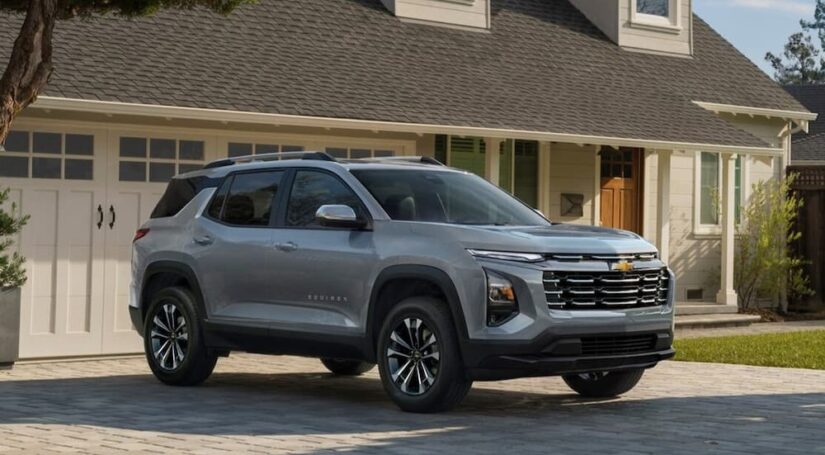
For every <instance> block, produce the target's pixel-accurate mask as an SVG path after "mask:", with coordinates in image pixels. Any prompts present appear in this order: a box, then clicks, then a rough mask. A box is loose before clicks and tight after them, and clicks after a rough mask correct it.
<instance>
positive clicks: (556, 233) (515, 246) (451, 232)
mask: <svg viewBox="0 0 825 455" xmlns="http://www.w3.org/2000/svg"><path fill="white" fill-rule="evenodd" d="M440 226H441V227H442V228H444V229H445V232H443V233H437V235H447V236H451V237H453V238H454V240H456V241H458V242H460V243H461V244H462V245H463V246H464V247H465V248H469V249H479V250H491V251H510V252H519V253H545V254H546V253H557V254H630V253H653V252H656V248H655V247H654V246H653V245H651V244H650V243H649V242H648V241H647V240H645V239H643V238H642V237H640V236H638V235H636V234H634V233H632V232H628V231H620V230H617V229H606V228H600V227H593V226H582V225H574V224H554V225H551V226H536V227H532V226H531V227H513V226H460V225H440Z"/></svg>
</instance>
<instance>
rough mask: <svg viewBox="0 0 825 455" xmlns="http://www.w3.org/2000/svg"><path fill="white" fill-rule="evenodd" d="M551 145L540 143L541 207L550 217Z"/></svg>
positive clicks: (545, 214) (539, 207)
mask: <svg viewBox="0 0 825 455" xmlns="http://www.w3.org/2000/svg"><path fill="white" fill-rule="evenodd" d="M550 147H551V146H550V143H549V142H539V201H538V202H539V206H538V209H539V210H541V213H543V214H544V216H546V217H548V218H549V217H550Z"/></svg>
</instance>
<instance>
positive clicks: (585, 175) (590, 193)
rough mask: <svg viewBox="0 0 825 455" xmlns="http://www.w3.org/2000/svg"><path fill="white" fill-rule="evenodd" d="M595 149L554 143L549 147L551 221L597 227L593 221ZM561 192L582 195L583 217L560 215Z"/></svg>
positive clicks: (596, 222)
mask: <svg viewBox="0 0 825 455" xmlns="http://www.w3.org/2000/svg"><path fill="white" fill-rule="evenodd" d="M596 172H597V170H596V149H595V148H594V147H593V146H584V147H580V146H578V145H575V144H564V143H553V144H551V145H550V185H549V199H550V213H548V216H549V217H550V219H552V220H554V221H561V222H563V223H573V224H589V225H594V224H598V221H597V220H594V219H593V204H594V203H595V196H596V194H595V181H596ZM564 193H572V194H581V195H583V196H584V205H583V207H582V213H583V215H582V216H580V217H570V216H562V215H561V195H562V194H564Z"/></svg>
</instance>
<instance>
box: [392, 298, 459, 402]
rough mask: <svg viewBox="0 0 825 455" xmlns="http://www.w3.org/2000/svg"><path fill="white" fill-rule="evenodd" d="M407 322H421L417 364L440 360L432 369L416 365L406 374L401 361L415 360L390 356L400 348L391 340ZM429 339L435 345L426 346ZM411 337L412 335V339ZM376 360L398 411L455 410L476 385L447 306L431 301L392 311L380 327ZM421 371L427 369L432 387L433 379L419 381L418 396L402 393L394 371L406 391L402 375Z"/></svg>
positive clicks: (420, 300)
mask: <svg viewBox="0 0 825 455" xmlns="http://www.w3.org/2000/svg"><path fill="white" fill-rule="evenodd" d="M407 320H411V321H421V322H420V323H416V324H417V326H418V329H420V330H421V333H422V335H421V336H417V339H418V340H419V341H420V342H419V343H418V345H417V346H415V348H416V349H415V352H418V354H416V356H415V359H416V360H415V361H416V362H417V363H425V359H427V358H429V359H427V360H426V362H432V361H433V360H434V359H436V357H437V362H438V363H437V364H434V363H429V364H428V365H429V366H427V365H425V366H422V367H419V366H418V365H417V363H416V364H415V365H414V366H412V367H410V368H409V369H407V370H404V368H402V366H403V365H400V364H401V363H402V361H404V362H407V360H405V359H412V356H409V357H396V356H395V355H390V354H389V353H388V349H389V348H390V347H392V348H393V349H396V348H398V347H399V345H398V344H397V342H396V341H393V340H392V339H391V336H393V333H394V332H395V331H396V329H398V328H399V327H402V324H405V321H407ZM406 327H409V326H406ZM430 335H434V336H435V340H436V341H435V342H434V343H433V344H431V345H429V347H428V346H425V345H426V344H427V343H426V341H427V340H432V338H431V337H430ZM412 336H413V335H412V334H410V337H412ZM396 337H397V335H396ZM422 338H426V339H424V340H422ZM408 339H409V338H408ZM410 346H412V345H410ZM419 346H420V348H419ZM410 352H412V351H410ZM434 353H437V356H436V355H433V354H434ZM376 358H377V359H378V371H379V373H380V374H381V382H382V383H383V385H384V390H386V392H387V394H388V395H389V396H390V398H391V399H392V401H393V402H395V404H396V405H398V407H399V408H401V409H402V410H404V411H407V412H421V413H426V412H442V411H447V410H449V409H452V408H453V407H454V406H456V405H458V404H459V403H460V402H461V400H463V399H464V397H465V396H466V395H467V392H469V391H470V387H472V385H473V382H472V381H471V380H469V379H468V378H467V375H466V371H465V370H464V363H463V361H462V359H461V352H460V350H459V344H458V336H457V334H456V330H455V326H454V325H453V320H452V316H451V314H450V310H449V308H448V307H447V303H446V302H443V301H440V300H438V299H434V298H431V297H411V298H408V299H405V300H403V301H401V302H400V303H398V304H397V305H396V306H395V307H394V308H393V309H392V310H391V311H390V313H389V314H388V315H387V317H386V318H385V319H384V321H383V324H382V325H381V332H380V334H379V336H378V352H377V356H376ZM418 368H421V370H420V371H422V372H423V371H424V370H425V369H426V373H425V378H426V377H427V373H429V374H430V375H431V383H430V378H427V379H426V380H425V381H419V383H418V385H417V389H416V393H412V391H411V390H410V391H403V390H402V385H401V384H399V383H397V382H396V381H394V380H393V377H392V376H393V373H392V372H393V371H395V372H396V374H398V376H397V378H398V379H401V380H402V383H403V384H404V385H403V387H407V386H406V384H407V383H406V382H405V381H403V379H404V378H403V373H404V372H410V374H412V373H411V372H412V370H413V369H415V372H416V373H418V372H419V370H418ZM399 372H400V373H399ZM418 377H419V378H420V376H418ZM408 379H410V378H409V377H408ZM410 380H411V379H410ZM424 382H426V384H424Z"/></svg>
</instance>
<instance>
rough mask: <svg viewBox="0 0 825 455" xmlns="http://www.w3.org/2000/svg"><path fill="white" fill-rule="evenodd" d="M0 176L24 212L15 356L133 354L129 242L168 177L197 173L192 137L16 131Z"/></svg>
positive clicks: (201, 152)
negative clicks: (23, 276) (24, 279)
mask: <svg viewBox="0 0 825 455" xmlns="http://www.w3.org/2000/svg"><path fill="white" fill-rule="evenodd" d="M6 150H7V151H6V152H2V153H0V179H2V185H3V186H10V187H11V188H12V193H11V196H12V197H11V200H12V201H14V202H16V203H17V204H18V206H20V207H22V209H23V211H24V212H25V213H28V214H30V215H31V220H30V222H29V224H28V226H27V227H26V229H25V230H24V232H23V233H22V235H21V238H20V246H21V252H22V254H23V255H24V256H26V258H27V259H28V262H27V268H28V276H29V280H28V283H26V285H25V286H24V287H23V290H22V311H21V339H20V356H21V358H42V357H57V356H74V355H97V354H120V353H129V352H139V351H140V350H141V343H140V338H139V337H138V336H137V335H136V333H135V332H134V330H133V329H132V325H131V321H130V320H129V314H128V307H127V305H128V292H129V282H130V262H131V242H132V237H133V236H134V233H135V230H137V228H138V227H139V226H140V224H142V223H143V221H145V220H146V219H148V218H149V214H150V212H151V211H152V208H154V206H155V203H156V202H157V200H158V199H159V198H160V196H161V194H162V193H163V191H164V189H165V186H166V182H168V180H169V178H171V176H173V175H175V174H176V173H179V172H185V171H187V170H191V169H193V168H196V167H201V166H202V165H203V163H204V162H205V161H206V160H207V159H212V158H213V157H207V156H206V143H205V141H203V140H198V139H196V138H183V139H181V138H178V137H171V136H163V135H151V136H150V135H136V134H127V133H123V134H114V133H112V132H107V131H105V130H103V131H95V130H83V129H72V130H71V131H65V130H64V131H59V130H57V131H55V130H37V129H25V127H24V128H18V129H17V130H16V131H14V132H13V133H12V134H11V135H10V137H9V139H8V140H7V141H6Z"/></svg>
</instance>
